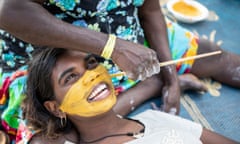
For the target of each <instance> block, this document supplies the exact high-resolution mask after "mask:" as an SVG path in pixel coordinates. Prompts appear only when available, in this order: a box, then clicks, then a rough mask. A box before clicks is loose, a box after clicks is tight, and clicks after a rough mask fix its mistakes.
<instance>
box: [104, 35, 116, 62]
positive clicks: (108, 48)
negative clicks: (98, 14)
mask: <svg viewBox="0 0 240 144" xmlns="http://www.w3.org/2000/svg"><path fill="white" fill-rule="evenodd" d="M115 44H116V36H115V35H112V34H110V35H109V37H108V41H107V43H106V45H105V46H104V48H103V51H102V54H101V56H102V57H104V58H105V59H110V58H111V56H112V52H113V49H114V47H115Z"/></svg>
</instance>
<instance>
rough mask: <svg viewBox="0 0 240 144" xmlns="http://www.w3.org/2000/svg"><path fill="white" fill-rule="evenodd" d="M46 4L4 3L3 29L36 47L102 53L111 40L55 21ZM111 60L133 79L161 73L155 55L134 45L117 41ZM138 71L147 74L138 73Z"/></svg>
mask: <svg viewBox="0 0 240 144" xmlns="http://www.w3.org/2000/svg"><path fill="white" fill-rule="evenodd" d="M43 2H44V0H21V2H20V1H19V0H1V2H0V28H1V29H3V30H5V31H7V32H9V33H11V34H13V35H14V36H16V37H18V38H19V39H22V40H24V41H26V42H29V43H32V44H35V45H44V46H50V47H60V48H69V49H74V50H81V51H84V52H88V53H94V54H97V55H100V54H101V52H102V49H103V47H104V45H105V43H106V41H107V39H108V36H107V35H106V34H104V33H100V32H95V31H92V30H89V29H86V28H79V27H75V26H73V25H71V24H69V23H66V22H64V21H61V20H59V19H57V18H55V17H54V16H53V15H51V14H50V13H49V12H48V11H47V10H45V9H44V8H43V7H42V4H43ZM136 49H137V50H136ZM112 59H113V61H114V62H115V63H116V64H118V66H119V67H120V68H121V69H122V70H123V71H126V72H128V74H131V75H130V76H131V78H133V79H136V78H139V76H140V75H141V76H142V78H146V77H147V76H151V75H153V74H155V73H157V72H159V68H158V60H157V56H156V53H155V52H154V51H152V50H149V49H145V48H144V47H143V46H142V45H139V44H134V43H132V42H127V41H124V40H121V39H117V41H116V45H115V49H114V51H113V54H112ZM139 69H143V70H145V71H146V72H145V73H143V72H139ZM154 70H155V71H154Z"/></svg>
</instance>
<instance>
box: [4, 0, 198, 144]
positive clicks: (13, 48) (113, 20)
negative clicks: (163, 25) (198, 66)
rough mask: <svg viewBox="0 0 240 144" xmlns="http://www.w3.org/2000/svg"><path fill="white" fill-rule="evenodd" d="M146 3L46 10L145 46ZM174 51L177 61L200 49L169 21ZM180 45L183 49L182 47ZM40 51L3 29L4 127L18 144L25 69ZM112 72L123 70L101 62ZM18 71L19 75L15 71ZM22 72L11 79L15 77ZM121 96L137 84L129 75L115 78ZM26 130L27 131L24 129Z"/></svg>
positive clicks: (62, 3) (52, 1)
mask: <svg viewBox="0 0 240 144" xmlns="http://www.w3.org/2000/svg"><path fill="white" fill-rule="evenodd" d="M143 3H144V0H49V1H47V2H45V3H44V4H43V7H44V8H45V9H47V10H48V11H49V12H50V13H52V14H53V15H54V16H55V17H57V18H58V19H61V20H63V21H65V22H68V23H71V24H73V25H75V26H77V27H83V28H88V29H91V30H95V31H99V32H103V33H107V34H115V35H116V36H117V37H118V38H122V39H124V40H128V41H132V42H134V43H140V44H144V40H145V39H144V32H143V29H142V28H141V26H140V22H139V19H138V7H140V6H142V4H143ZM167 26H168V32H169V35H168V37H169V42H170V46H171V47H170V50H171V52H172V56H173V59H177V58H181V57H186V56H189V55H194V54H195V53H196V50H197V46H198V45H197V37H195V36H194V35H193V34H192V33H190V32H188V31H187V30H185V29H183V28H181V27H179V26H178V25H177V24H173V23H171V22H168V24H167ZM177 46H181V47H180V48H179V47H177ZM34 50H36V48H35V47H34V46H33V45H31V44H28V43H25V42H23V41H21V40H19V39H17V38H15V37H14V36H12V35H10V34H9V33H7V32H5V31H2V30H0V55H1V57H0V65H1V67H0V86H1V89H0V108H1V109H2V110H1V111H2V114H1V124H2V127H3V129H4V130H5V131H6V132H7V133H8V134H9V135H10V136H11V138H12V141H13V143H15V139H16V133H17V130H18V128H19V122H20V120H21V119H20V116H21V110H20V109H19V107H20V104H21V101H22V99H23V98H24V94H23V92H24V88H25V87H24V86H25V83H26V75H25V72H24V71H25V70H26V69H27V67H26V66H25V65H26V64H27V62H28V61H29V60H31V59H32V52H33V51H34ZM101 62H102V63H103V64H104V65H105V66H106V68H107V69H108V71H109V73H110V74H112V73H117V72H119V71H120V70H119V68H118V67H117V66H116V65H114V64H113V63H112V62H111V60H104V59H102V61H101ZM192 63H193V61H192V62H188V63H181V64H178V65H177V69H178V70H179V72H180V73H184V72H187V71H189V69H190V68H191V65H192ZM15 71H17V72H15ZM18 73H21V75H18V76H16V77H14V79H11V78H12V77H13V76H14V75H16V74H18ZM112 81H113V84H114V85H115V88H116V91H117V92H118V93H120V92H122V91H125V90H126V89H128V88H130V87H132V86H134V85H135V84H136V83H137V82H136V81H132V80H129V79H128V78H127V77H125V76H120V77H119V76H118V77H113V78H112ZM13 116H14V117H13ZM20 131H21V130H19V132H18V134H19V135H18V137H17V140H18V142H19V143H26V142H27V141H28V139H29V138H30V137H31V133H29V132H27V133H22V132H20ZM24 131H25V128H24Z"/></svg>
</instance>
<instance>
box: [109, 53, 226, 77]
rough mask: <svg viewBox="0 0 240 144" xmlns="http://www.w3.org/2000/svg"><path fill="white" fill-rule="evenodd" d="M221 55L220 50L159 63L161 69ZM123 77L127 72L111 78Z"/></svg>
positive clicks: (113, 75) (112, 75)
mask: <svg viewBox="0 0 240 144" xmlns="http://www.w3.org/2000/svg"><path fill="white" fill-rule="evenodd" d="M221 53H222V51H220V50H219V51H215V52H209V53H204V54H199V55H195V56H189V57H185V58H181V59H177V60H170V61H165V62H161V63H159V65H160V67H163V66H168V65H172V64H176V63H179V62H184V61H188V60H193V59H200V58H204V57H209V56H213V55H218V54H221ZM123 75H126V73H125V72H119V73H115V74H111V77H116V76H123Z"/></svg>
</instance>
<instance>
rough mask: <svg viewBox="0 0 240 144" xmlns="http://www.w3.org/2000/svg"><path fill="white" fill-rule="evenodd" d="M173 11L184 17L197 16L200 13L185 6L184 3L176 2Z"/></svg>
mask: <svg viewBox="0 0 240 144" xmlns="http://www.w3.org/2000/svg"><path fill="white" fill-rule="evenodd" d="M173 10H174V11H176V12H179V13H181V14H183V15H186V16H199V15H200V14H201V12H200V11H199V10H198V8H196V7H194V6H192V5H189V4H187V3H186V2H184V1H182V0H181V1H178V2H176V3H175V4H174V5H173Z"/></svg>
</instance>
